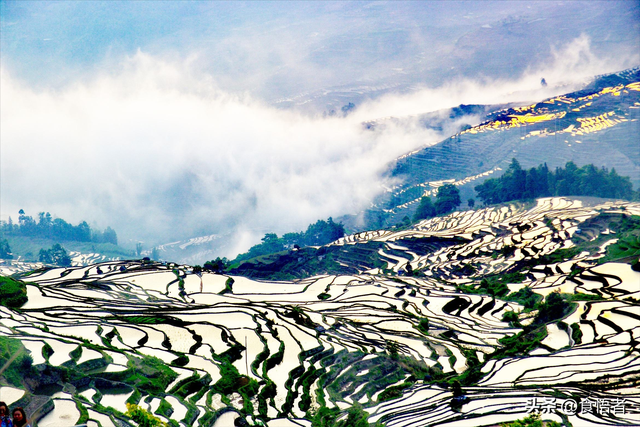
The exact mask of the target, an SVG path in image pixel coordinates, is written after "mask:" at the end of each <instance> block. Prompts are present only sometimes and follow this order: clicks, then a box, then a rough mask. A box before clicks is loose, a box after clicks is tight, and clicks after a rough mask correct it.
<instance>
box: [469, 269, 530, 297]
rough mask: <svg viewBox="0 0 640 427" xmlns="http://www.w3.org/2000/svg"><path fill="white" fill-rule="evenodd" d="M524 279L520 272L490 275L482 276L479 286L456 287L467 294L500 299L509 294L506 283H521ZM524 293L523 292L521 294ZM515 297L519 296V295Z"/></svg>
mask: <svg viewBox="0 0 640 427" xmlns="http://www.w3.org/2000/svg"><path fill="white" fill-rule="evenodd" d="M524 279H526V276H525V275H524V274H522V273H520V272H513V273H504V274H492V275H488V276H484V277H483V278H482V280H481V281H480V284H479V285H474V284H472V285H458V288H460V289H461V290H462V291H464V292H465V293H468V294H488V295H491V296H494V297H500V298H501V297H504V296H505V295H506V294H508V293H509V288H508V287H507V283H521V282H522V281H523V280H524ZM518 292H520V291H518ZM526 292H527V291H523V293H526ZM532 293H533V292H532ZM517 295H518V296H520V295H521V294H517ZM523 296H524V295H523ZM532 298H533V297H532Z"/></svg>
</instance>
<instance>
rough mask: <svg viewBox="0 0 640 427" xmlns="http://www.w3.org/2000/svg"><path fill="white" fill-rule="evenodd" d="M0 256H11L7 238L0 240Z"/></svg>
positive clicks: (9, 257) (3, 257)
mask: <svg viewBox="0 0 640 427" xmlns="http://www.w3.org/2000/svg"><path fill="white" fill-rule="evenodd" d="M0 258H2V259H12V258H13V253H12V252H11V246H9V241H8V240H7V239H2V240H0Z"/></svg>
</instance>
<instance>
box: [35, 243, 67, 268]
mask: <svg viewBox="0 0 640 427" xmlns="http://www.w3.org/2000/svg"><path fill="white" fill-rule="evenodd" d="M38 261H40V262H43V263H45V264H55V265H59V266H60V267H69V266H70V265H71V257H70V256H69V255H68V254H67V251H66V250H65V249H64V248H63V247H62V246H61V245H60V244H59V243H56V244H54V245H53V246H52V247H51V249H40V253H39V254H38Z"/></svg>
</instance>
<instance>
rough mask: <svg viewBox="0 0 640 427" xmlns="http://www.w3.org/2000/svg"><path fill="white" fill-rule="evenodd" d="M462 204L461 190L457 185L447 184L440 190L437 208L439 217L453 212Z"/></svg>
mask: <svg viewBox="0 0 640 427" xmlns="http://www.w3.org/2000/svg"><path fill="white" fill-rule="evenodd" d="M460 203H461V200H460V190H458V188H457V187H456V186H455V185H453V184H445V185H443V186H441V187H439V188H438V194H437V195H436V206H435V207H436V213H437V214H438V215H441V214H448V213H449V212H453V211H454V210H455V209H456V208H457V207H458V206H460Z"/></svg>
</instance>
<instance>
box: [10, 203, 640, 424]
mask: <svg viewBox="0 0 640 427" xmlns="http://www.w3.org/2000/svg"><path fill="white" fill-rule="evenodd" d="M638 215H640V204H637V203H635V204H634V203H624V202H599V203H595V202H594V203H591V204H589V203H587V201H579V200H569V199H562V198H555V199H542V200H539V201H538V202H537V204H536V205H534V206H529V207H527V206H522V205H509V206H505V207H501V208H487V209H483V210H477V211H467V212H456V213H454V214H451V215H449V216H447V217H443V218H433V219H430V220H426V221H423V222H421V223H418V224H417V225H415V226H414V227H412V228H410V229H405V230H392V231H388V230H379V231H375V232H366V233H360V234H357V235H352V236H348V237H345V238H343V239H340V240H338V241H336V242H334V243H332V244H330V245H327V246H325V247H322V248H317V249H315V250H316V251H320V250H323V251H324V253H323V254H317V253H316V254H315V256H314V258H315V259H316V260H317V261H318V262H319V264H318V265H317V266H316V267H315V268H317V269H319V270H320V269H322V268H324V267H326V266H329V268H328V269H325V270H326V272H325V274H317V275H313V276H310V277H301V278H299V279H296V280H291V281H264V280H259V279H255V278H254V279H252V278H247V277H242V276H236V275H233V276H227V275H221V274H212V273H206V272H205V273H198V274H196V273H194V271H193V268H192V267H190V266H186V265H177V264H171V263H169V264H166V263H162V264H161V263H154V262H144V261H115V262H104V263H99V264H94V265H90V266H83V267H72V268H56V269H50V270H38V271H35V272H33V273H31V274H28V275H23V277H22V279H23V280H24V281H26V282H27V285H26V290H27V296H28V301H27V303H26V304H25V305H23V306H22V307H21V308H8V307H0V313H1V314H0V345H1V349H2V350H1V352H0V364H1V365H5V369H6V370H5V371H4V372H3V374H2V388H0V399H2V400H5V401H8V402H9V403H10V404H11V403H13V404H14V405H17V404H21V405H24V406H26V407H27V410H28V412H29V413H31V414H34V416H35V418H39V420H38V423H37V424H38V425H40V426H54V425H72V424H73V423H74V422H76V423H87V425H89V426H91V427H96V426H102V427H111V426H125V425H136V423H134V422H133V421H132V420H131V418H130V415H131V414H132V412H129V415H127V414H126V413H127V405H126V404H127V403H129V404H135V405H138V407H139V408H142V409H145V410H147V411H149V412H151V413H154V414H155V415H156V416H157V417H158V419H159V420H163V421H164V422H167V423H169V424H171V425H184V426H212V425H214V426H216V427H220V426H229V425H234V419H237V420H236V421H235V425H269V426H311V425H334V424H333V423H335V422H340V420H343V421H344V420H346V419H347V417H349V419H350V420H351V421H353V420H357V419H360V418H362V417H368V422H370V423H376V422H377V423H380V424H384V425H386V426H389V427H390V426H427V425H429V426H434V425H437V426H467V425H476V426H481V425H495V424H496V423H499V422H503V421H509V420H514V419H517V418H522V417H523V415H526V412H527V411H528V410H529V411H530V410H531V409H533V406H532V405H534V404H535V403H536V402H538V403H540V402H546V405H547V409H548V413H547V414H544V415H543V418H545V419H549V420H556V421H559V422H563V423H564V424H565V425H573V426H589V425H637V424H638V423H640V391H639V390H638V383H639V382H640V351H639V350H640V349H639V348H638V338H639V337H640V313H639V310H640V305H639V304H640V272H639V271H637V270H638V268H637V266H638V263H637V261H638V257H639V256H640V237H639V236H638V234H639V233H640V226H639V224H640V218H638ZM293 252H295V251H293ZM328 258H332V260H331V263H326V264H323V263H322V261H323V260H327V259H328ZM283 262H284V261H283ZM296 262H297V260H296ZM285 264H286V263H285ZM283 265H284V264H283ZM632 265H633V266H634V267H633V268H632ZM267 267H268V264H264V265H262V266H260V265H254V266H253V270H252V271H253V274H254V275H259V274H261V272H262V273H263V274H264V272H265V271H268V270H269V268H267ZM332 268H337V269H346V270H348V271H349V272H348V273H335V272H333V270H332ZM290 271H295V269H293V268H291V269H290ZM10 272H11V271H9V270H8V269H6V268H5V269H4V270H3V273H4V274H8V273H10ZM312 273H313V272H312V271H311V270H309V271H308V272H307V273H305V274H312ZM327 273H329V274H327ZM302 275H304V274H301V276H302ZM543 298H544V300H543ZM27 355H28V356H27ZM10 359H11V360H10ZM7 361H10V362H11V363H9V364H8V365H6V363H7ZM6 366H9V368H8V369H7V368H6ZM586 399H592V400H593V401H594V402H598V399H600V401H602V402H604V401H606V402H609V403H610V404H611V405H613V406H615V404H616V402H617V406H616V407H615V408H614V407H613V406H610V407H609V409H608V410H606V411H601V410H598V411H596V410H593V411H590V412H585V411H582V410H579V409H575V408H574V409H573V410H572V409H571V408H572V407H571V402H578V403H580V404H583V403H584V402H586V401H587V400H586ZM551 401H553V405H552V406H553V407H552V409H549V408H550V407H549V402H551ZM567 402H568V403H567ZM130 409H135V408H134V407H130ZM538 409H540V408H539V407H538ZM614 409H615V410H614ZM243 422H244V423H245V424H242V423H243ZM323 423H324V424H323Z"/></svg>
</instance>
